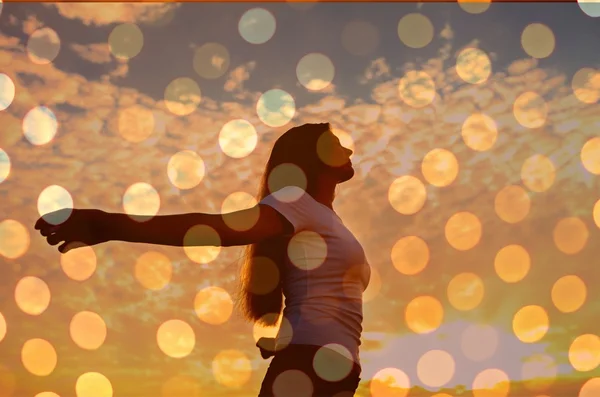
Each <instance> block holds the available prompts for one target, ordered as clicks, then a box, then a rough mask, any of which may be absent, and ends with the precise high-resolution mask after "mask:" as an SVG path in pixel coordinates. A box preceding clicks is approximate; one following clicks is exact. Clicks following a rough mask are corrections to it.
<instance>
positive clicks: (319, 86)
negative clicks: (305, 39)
mask: <svg viewBox="0 0 600 397" xmlns="http://www.w3.org/2000/svg"><path fill="white" fill-rule="evenodd" d="M296 76H297V77H298V81H299V82H300V84H302V85H303V86H304V87H306V89H308V90H309V91H321V90H324V89H325V88H327V87H328V86H329V85H330V84H331V82H332V81H333V77H334V76H335V67H334V66H333V62H331V59H329V57H328V56H327V55H325V54H321V53H310V54H306V55H305V56H303V57H302V59H300V61H298V65H297V66H296Z"/></svg>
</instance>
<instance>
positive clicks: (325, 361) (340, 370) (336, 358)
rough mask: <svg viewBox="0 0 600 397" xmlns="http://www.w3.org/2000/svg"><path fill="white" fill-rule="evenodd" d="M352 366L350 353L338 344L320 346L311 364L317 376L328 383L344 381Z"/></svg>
mask: <svg viewBox="0 0 600 397" xmlns="http://www.w3.org/2000/svg"><path fill="white" fill-rule="evenodd" d="M353 364H354V362H353V361H352V354H350V351H348V349H347V348H345V347H344V346H342V345H340V344H338V343H329V344H326V345H323V346H321V347H320V348H319V350H317V352H316V353H315V357H314V359H313V362H312V366H313V369H314V370H315V373H316V374H317V376H318V377H320V378H321V379H324V380H326V381H328V382H339V381H341V380H342V379H344V378H345V377H346V376H348V374H349V373H350V371H351V370H352V366H353Z"/></svg>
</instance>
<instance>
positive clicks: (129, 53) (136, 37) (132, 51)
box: [108, 23, 144, 60]
mask: <svg viewBox="0 0 600 397" xmlns="http://www.w3.org/2000/svg"><path fill="white" fill-rule="evenodd" d="M143 46H144V34H143V33H142V30H141V29H140V28H139V27H138V26H137V25H136V24H134V23H122V24H120V25H117V26H115V27H114V28H113V30H112V31H111V32H110V34H109V35H108V48H109V49H110V52H111V53H112V54H113V55H114V56H115V58H118V59H122V60H128V59H131V58H133V57H135V56H136V55H138V54H139V53H140V51H142V47H143Z"/></svg>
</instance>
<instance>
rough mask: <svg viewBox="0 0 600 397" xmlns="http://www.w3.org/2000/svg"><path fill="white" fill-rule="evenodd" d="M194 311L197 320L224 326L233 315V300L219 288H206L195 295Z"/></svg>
mask: <svg viewBox="0 0 600 397" xmlns="http://www.w3.org/2000/svg"><path fill="white" fill-rule="evenodd" d="M194 311H195V312H196V315H197V316H198V318H199V319H200V320H202V321H204V322H205V323H207V324H212V325H220V324H224V323H225V322H227V320H229V318H230V317H231V314H232V313H233V300H232V299H231V296H230V295H229V293H228V292H227V291H226V290H224V289H223V288H221V287H216V286H211V287H206V288H203V289H201V290H200V291H198V293H197V294H196V297H195V298H194Z"/></svg>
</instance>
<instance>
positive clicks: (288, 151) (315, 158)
mask: <svg viewBox="0 0 600 397" xmlns="http://www.w3.org/2000/svg"><path fill="white" fill-rule="evenodd" d="M329 130H330V125H329V123H320V124H304V125H301V126H297V127H293V128H291V129H289V130H288V131H286V132H285V133H284V134H282V135H281V136H280V137H279V138H278V139H277V140H276V142H275V144H274V145H273V148H272V150H271V154H270V156H269V160H268V161H267V164H266V166H265V169H264V172H263V175H262V177H261V181H260V186H259V189H258V194H257V197H256V198H257V201H260V200H262V199H263V198H265V197H266V196H268V195H269V194H271V193H273V192H271V191H270V189H269V176H270V175H271V173H272V172H273V170H274V169H275V168H276V167H277V166H279V165H282V164H285V163H291V164H293V165H295V166H298V167H299V168H300V169H301V170H302V171H303V172H304V175H305V176H306V183H307V185H306V191H307V192H311V191H314V189H316V181H317V175H318V173H319V171H321V169H322V168H321V167H322V166H323V164H324V163H323V162H322V161H320V158H319V155H318V153H317V144H318V142H319V138H320V137H321V136H322V135H323V133H325V132H327V131H329ZM293 184H294V181H292V180H289V181H283V186H282V183H278V184H277V185H278V186H277V188H282V187H284V186H287V185H293ZM288 242H289V237H285V236H278V237H275V238H272V239H269V240H267V241H262V242H260V243H256V244H251V245H248V246H247V247H246V248H245V251H244V255H243V257H242V261H243V262H242V268H241V275H240V289H239V295H238V299H237V304H238V307H239V308H240V309H241V312H242V314H243V316H244V318H245V319H246V320H248V321H253V322H255V323H258V324H262V325H266V326H273V325H275V324H276V323H277V321H278V319H279V316H280V314H281V310H282V308H283V284H282V279H283V276H284V269H285V261H286V259H287V245H288Z"/></svg>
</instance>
